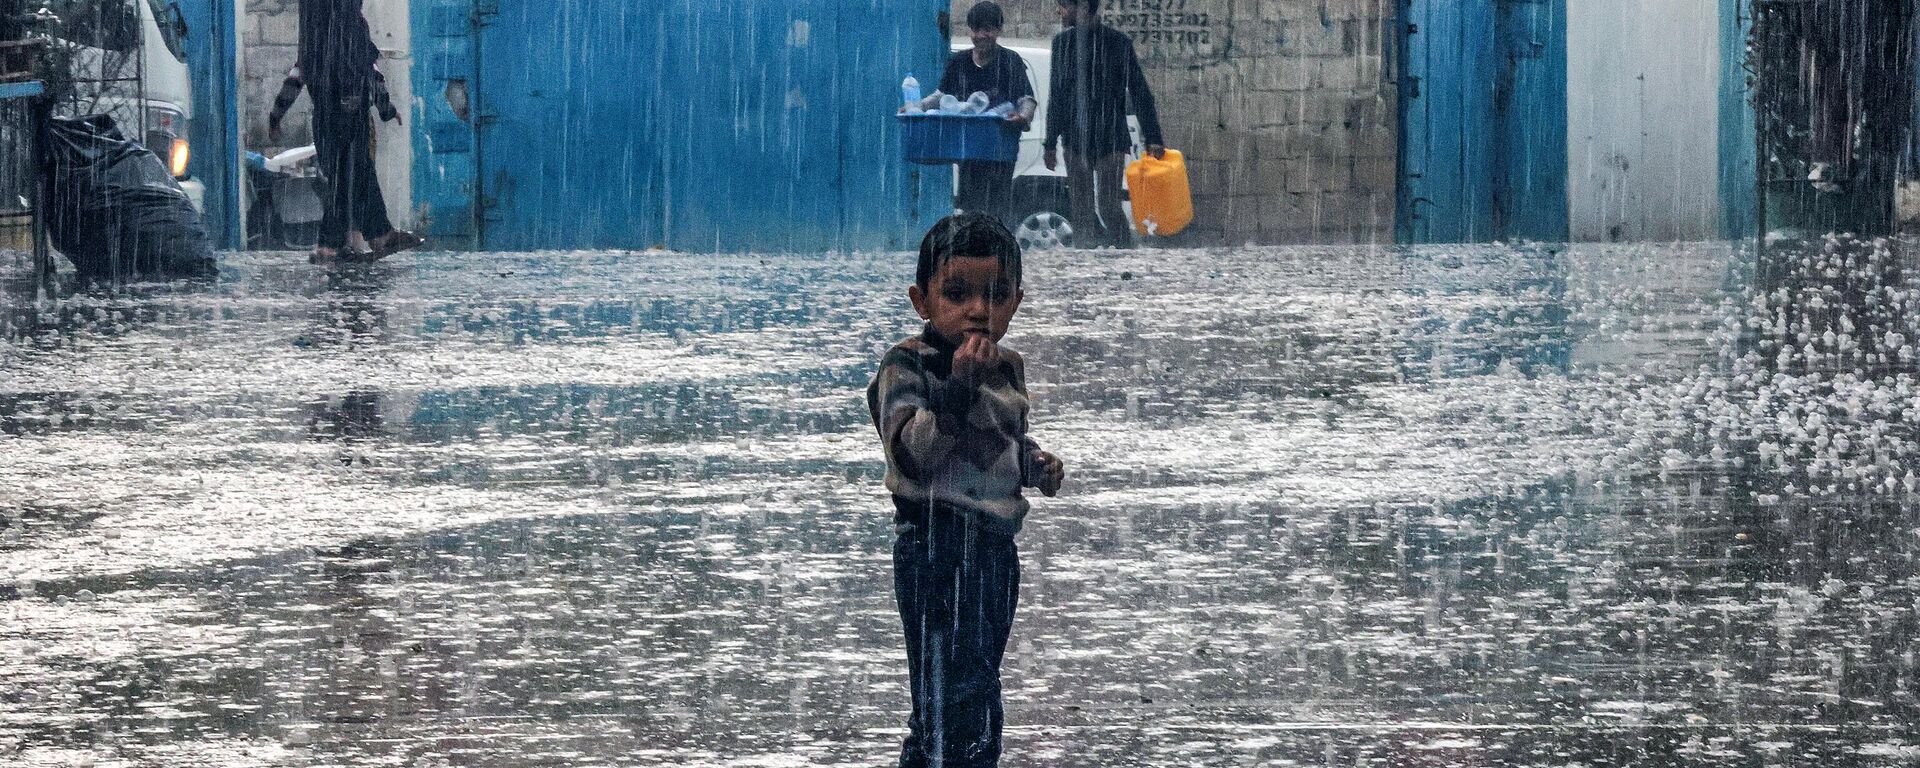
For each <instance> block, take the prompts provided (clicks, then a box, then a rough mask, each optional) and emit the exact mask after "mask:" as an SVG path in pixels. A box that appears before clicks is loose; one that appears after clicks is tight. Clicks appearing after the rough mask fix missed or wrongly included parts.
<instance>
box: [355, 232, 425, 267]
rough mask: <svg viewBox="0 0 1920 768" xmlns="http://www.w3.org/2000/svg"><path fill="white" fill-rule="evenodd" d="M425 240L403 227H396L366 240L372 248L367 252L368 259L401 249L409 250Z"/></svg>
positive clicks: (384, 256) (378, 258)
mask: <svg viewBox="0 0 1920 768" xmlns="http://www.w3.org/2000/svg"><path fill="white" fill-rule="evenodd" d="M425 242H426V240H424V239H422V238H421V237H420V236H419V235H416V234H414V233H412V232H408V231H406V230H404V229H396V230H393V231H392V232H388V233H386V234H384V235H381V236H379V237H376V238H374V239H372V240H368V241H367V245H368V246H369V247H371V248H373V251H372V252H370V253H368V254H367V256H368V261H378V260H380V259H384V258H386V257H388V256H392V255H394V254H396V253H399V252H401V251H411V250H413V249H415V248H418V247H420V246H421V245H422V244H424V243H425Z"/></svg>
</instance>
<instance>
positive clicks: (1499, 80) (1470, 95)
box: [1398, 0, 1567, 243]
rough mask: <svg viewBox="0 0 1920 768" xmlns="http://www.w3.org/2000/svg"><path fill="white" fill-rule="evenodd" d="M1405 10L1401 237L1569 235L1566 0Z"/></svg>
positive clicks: (1439, 2) (1471, 2)
mask: <svg viewBox="0 0 1920 768" xmlns="http://www.w3.org/2000/svg"><path fill="white" fill-rule="evenodd" d="M1404 13H1405V16H1404V17H1403V19H1402V22H1403V24H1402V34H1403V36H1404V37H1403V41H1402V44H1401V46H1400V51H1401V52H1402V55H1403V57H1404V61H1405V76H1404V78H1403V80H1402V85H1401V92H1400V96H1401V98H1400V104H1401V180H1400V206H1399V207H1400V211H1399V216H1398V228H1399V235H1400V239H1401V241H1403V242H1412V243H1453V242H1486V241H1493V240H1515V239H1532V240H1564V239H1566V236H1567V194H1566V173H1567V151H1566V126H1567V111H1566V103H1567V101H1566V98H1567V96H1566V92H1567V89H1566V82H1567V76H1566V9H1565V5H1564V0H1411V2H1410V3H1409V5H1407V6H1406V7H1405V11H1404Z"/></svg>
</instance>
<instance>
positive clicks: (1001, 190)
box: [954, 160, 1018, 229]
mask: <svg viewBox="0 0 1920 768" xmlns="http://www.w3.org/2000/svg"><path fill="white" fill-rule="evenodd" d="M957 171H958V173H959V175H960V190H959V193H958V194H956V195H955V196H954V207H956V208H959V209H960V210H962V211H966V212H968V213H984V214H987V215H989V216H992V217H994V218H996V219H999V220H1000V223H1002V224H1005V225H1007V228H1008V229H1012V228H1013V226H1014V224H1016V223H1018V222H1014V221H1011V220H1010V219H1012V217H1013V163H999V162H991V161H985V160H968V161H965V162H962V163H960V166H959V168H958V169H957Z"/></svg>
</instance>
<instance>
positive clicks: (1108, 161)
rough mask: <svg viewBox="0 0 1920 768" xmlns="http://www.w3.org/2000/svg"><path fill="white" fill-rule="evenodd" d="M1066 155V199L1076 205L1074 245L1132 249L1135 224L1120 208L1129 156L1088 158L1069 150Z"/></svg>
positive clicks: (1116, 154)
mask: <svg viewBox="0 0 1920 768" xmlns="http://www.w3.org/2000/svg"><path fill="white" fill-rule="evenodd" d="M1066 155H1067V198H1068V201H1069V202H1070V203H1071V204H1072V205H1073V218H1072V222H1073V231H1074V241H1075V243H1076V244H1077V245H1079V246H1080V247H1082V248H1095V247H1099V246H1102V245H1108V246H1113V247H1115V248H1132V247H1133V224H1132V223H1131V222H1129V221H1127V213H1126V209H1125V208H1122V207H1121V205H1120V200H1121V197H1120V196H1121V191H1120V182H1121V180H1122V179H1123V178H1125V177H1126V172H1127V156H1126V153H1123V152H1115V153H1113V154H1110V155H1107V156H1105V157H1087V156H1084V155H1082V154H1080V153H1078V152H1075V151H1074V150H1072V149H1068V150H1067V151H1066Z"/></svg>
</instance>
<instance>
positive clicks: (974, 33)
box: [967, 27, 1000, 52]
mask: <svg viewBox="0 0 1920 768" xmlns="http://www.w3.org/2000/svg"><path fill="white" fill-rule="evenodd" d="M967 33H968V34H967V36H968V37H971V38H973V47H975V48H979V49H980V50H983V51H989V52H991V51H992V50H993V49H994V48H996V47H998V46H999V45H1000V28H999V27H967Z"/></svg>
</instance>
